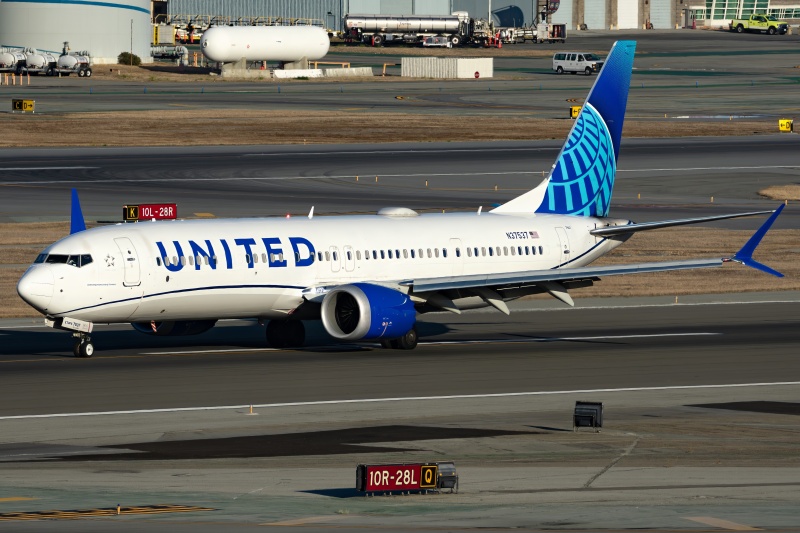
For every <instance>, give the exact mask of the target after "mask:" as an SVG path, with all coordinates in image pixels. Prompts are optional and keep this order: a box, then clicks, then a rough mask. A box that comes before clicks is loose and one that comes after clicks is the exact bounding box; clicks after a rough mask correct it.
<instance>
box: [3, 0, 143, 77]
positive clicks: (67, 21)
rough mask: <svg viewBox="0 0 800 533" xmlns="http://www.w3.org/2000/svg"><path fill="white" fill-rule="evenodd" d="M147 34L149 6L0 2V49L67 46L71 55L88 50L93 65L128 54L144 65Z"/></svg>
mask: <svg viewBox="0 0 800 533" xmlns="http://www.w3.org/2000/svg"><path fill="white" fill-rule="evenodd" d="M152 32H153V30H152V24H151V23H150V0H103V1H102V2H94V1H92V2H89V1H69V2H67V1H60V0H39V1H35V2H31V1H25V2H19V1H17V2H9V1H4V0H0V46H4V45H5V46H30V47H31V48H36V49H38V50H49V51H51V52H53V51H60V50H61V46H62V44H63V42H64V41H70V43H71V44H72V46H73V48H74V49H76V50H91V52H92V60H93V62H94V63H116V62H117V56H118V55H119V54H120V53H121V52H130V51H133V53H134V54H136V55H138V56H139V57H140V58H142V61H145V62H148V61H151V59H150V57H151V56H150V38H151V37H152ZM56 55H58V54H57V53H56Z"/></svg>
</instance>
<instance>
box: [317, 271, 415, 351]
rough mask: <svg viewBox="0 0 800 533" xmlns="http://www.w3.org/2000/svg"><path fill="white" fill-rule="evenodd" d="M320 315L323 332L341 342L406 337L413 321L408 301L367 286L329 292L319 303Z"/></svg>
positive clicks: (338, 288)
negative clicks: (320, 304) (325, 331)
mask: <svg viewBox="0 0 800 533" xmlns="http://www.w3.org/2000/svg"><path fill="white" fill-rule="evenodd" d="M321 313H322V324H323V325H324V326H325V330H327V332H328V333H329V334H330V335H331V336H332V337H334V338H337V339H341V340H344V341H355V340H359V339H368V340H369V339H398V338H400V337H403V336H404V335H406V334H408V332H409V331H411V330H412V329H413V328H414V323H415V322H416V320H417V317H416V311H415V310H414V303H413V302H412V301H411V298H409V297H408V296H407V295H405V294H403V293H402V292H400V291H396V290H394V289H390V288H388V287H382V286H380V285H372V284H370V283H353V284H352V285H342V286H340V287H336V288H335V289H333V290H331V291H330V292H329V293H328V294H326V295H325V298H324V299H323V300H322V309H321ZM415 344H416V343H415Z"/></svg>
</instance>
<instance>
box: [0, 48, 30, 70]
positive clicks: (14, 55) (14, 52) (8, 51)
mask: <svg viewBox="0 0 800 533" xmlns="http://www.w3.org/2000/svg"><path fill="white" fill-rule="evenodd" d="M24 64H25V54H24V53H22V50H20V49H16V48H0V72H17V68H18V66H19V65H24Z"/></svg>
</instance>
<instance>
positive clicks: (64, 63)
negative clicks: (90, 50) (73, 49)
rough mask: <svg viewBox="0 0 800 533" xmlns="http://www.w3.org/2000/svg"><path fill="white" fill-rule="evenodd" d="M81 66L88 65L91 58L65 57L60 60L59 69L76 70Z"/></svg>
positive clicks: (80, 56) (79, 56) (70, 55)
mask: <svg viewBox="0 0 800 533" xmlns="http://www.w3.org/2000/svg"><path fill="white" fill-rule="evenodd" d="M79 64H82V65H88V64H89V58H88V57H86V56H82V55H72V54H69V55H63V56H61V57H59V58H58V68H69V69H75V67H76V66H77V65H79Z"/></svg>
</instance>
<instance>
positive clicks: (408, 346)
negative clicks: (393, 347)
mask: <svg viewBox="0 0 800 533" xmlns="http://www.w3.org/2000/svg"><path fill="white" fill-rule="evenodd" d="M395 342H397V348H399V349H400V350H413V349H414V348H416V347H417V343H418V342H419V338H418V337H417V330H415V329H413V328H412V329H410V330H408V332H407V333H406V334H405V335H403V336H402V337H400V338H399V339H397V340H396V341H395Z"/></svg>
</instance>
